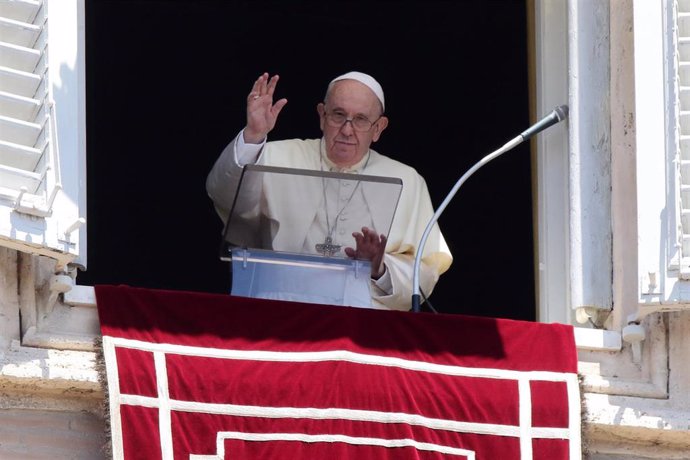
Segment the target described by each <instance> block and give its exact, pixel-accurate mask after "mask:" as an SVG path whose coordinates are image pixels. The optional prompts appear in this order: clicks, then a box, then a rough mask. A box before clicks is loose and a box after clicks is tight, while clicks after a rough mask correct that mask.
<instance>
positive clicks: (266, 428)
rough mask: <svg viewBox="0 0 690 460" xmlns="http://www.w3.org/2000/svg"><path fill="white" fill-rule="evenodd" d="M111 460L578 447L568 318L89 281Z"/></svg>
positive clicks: (460, 454) (555, 455)
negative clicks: (402, 308)
mask: <svg viewBox="0 0 690 460" xmlns="http://www.w3.org/2000/svg"><path fill="white" fill-rule="evenodd" d="M96 298H97V304H98V312H99V318H100V322H101V332H102V335H103V337H102V352H103V358H104V363H105V375H104V384H107V395H108V407H109V420H110V426H109V429H110V433H111V443H112V445H111V449H112V453H113V458H116V459H156V458H164V459H169V458H170V459H171V458H174V459H196V460H201V459H224V458H227V459H233V460H237V459H268V458H289V459H357V460H363V459H372V460H373V459H377V460H378V459H455V458H457V459H477V460H478V459H487V458H488V459H501V460H510V459H549V460H554V459H571V460H574V459H580V458H581V420H580V418H581V414H580V389H579V382H578V376H577V353H576V349H575V342H574V336H573V328H572V327H571V326H567V325H561V324H541V323H532V322H525V321H514V320H505V319H492V318H480V317H470V316H462V315H447V314H438V315H434V314H430V313H411V312H399V311H385V310H370V309H359V308H350V307H332V306H325V305H318V304H304V303H296V302H282V301H271V300H262V299H251V298H243V297H233V296H228V295H218V294H204V293H194V292H184V291H166V290H149V289H141V288H131V287H126V286H97V287H96Z"/></svg>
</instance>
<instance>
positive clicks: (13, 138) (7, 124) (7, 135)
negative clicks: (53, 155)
mask: <svg viewBox="0 0 690 460" xmlns="http://www.w3.org/2000/svg"><path fill="white" fill-rule="evenodd" d="M41 130H42V127H41V125H39V124H38V123H32V122H28V121H22V120H17V119H16V118H9V117H3V116H0V140H3V141H5V142H12V143H14V144H21V145H26V146H28V147H33V146H34V145H36V141H37V140H38V136H39V135H40V134H41Z"/></svg>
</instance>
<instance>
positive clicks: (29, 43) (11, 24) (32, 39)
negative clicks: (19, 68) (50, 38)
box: [0, 17, 41, 48]
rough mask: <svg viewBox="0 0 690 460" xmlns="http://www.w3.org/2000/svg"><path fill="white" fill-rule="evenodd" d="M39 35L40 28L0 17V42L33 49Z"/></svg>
mask: <svg viewBox="0 0 690 460" xmlns="http://www.w3.org/2000/svg"><path fill="white" fill-rule="evenodd" d="M40 35H41V26H37V25H34V24H29V23H27V22H21V21H15V20H13V19H7V18H3V17H0V41H3V42H6V43H11V44H13V45H19V46H26V47H28V48H31V47H33V45H34V43H36V40H37V39H38V37H39V36H40Z"/></svg>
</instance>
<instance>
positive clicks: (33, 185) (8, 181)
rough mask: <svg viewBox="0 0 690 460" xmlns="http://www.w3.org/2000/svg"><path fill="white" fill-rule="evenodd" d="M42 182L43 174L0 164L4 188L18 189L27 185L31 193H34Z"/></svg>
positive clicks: (1, 181) (0, 174)
mask: <svg viewBox="0 0 690 460" xmlns="http://www.w3.org/2000/svg"><path fill="white" fill-rule="evenodd" d="M40 183H41V174H38V173H34V172H29V171H24V170H23V169H17V168H12V167H10V166H5V165H1V164H0V184H2V188H5V189H13V190H15V191H16V190H19V189H21V188H22V187H26V189H27V191H28V192H29V193H34V192H35V191H36V189H37V188H38V186H39V185H40Z"/></svg>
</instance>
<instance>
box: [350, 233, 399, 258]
mask: <svg viewBox="0 0 690 460" xmlns="http://www.w3.org/2000/svg"><path fill="white" fill-rule="evenodd" d="M352 237H353V238H354V239H355V248H356V249H351V248H345V253H346V254H347V255H348V257H354V258H355V259H368V260H371V259H372V258H374V257H377V256H380V255H381V254H382V253H383V252H384V251H385V249H386V243H387V242H388V238H387V237H386V236H385V235H379V234H378V233H376V231H375V230H372V229H369V228H367V227H362V232H361V233H360V232H354V233H352ZM348 249H350V251H348Z"/></svg>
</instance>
